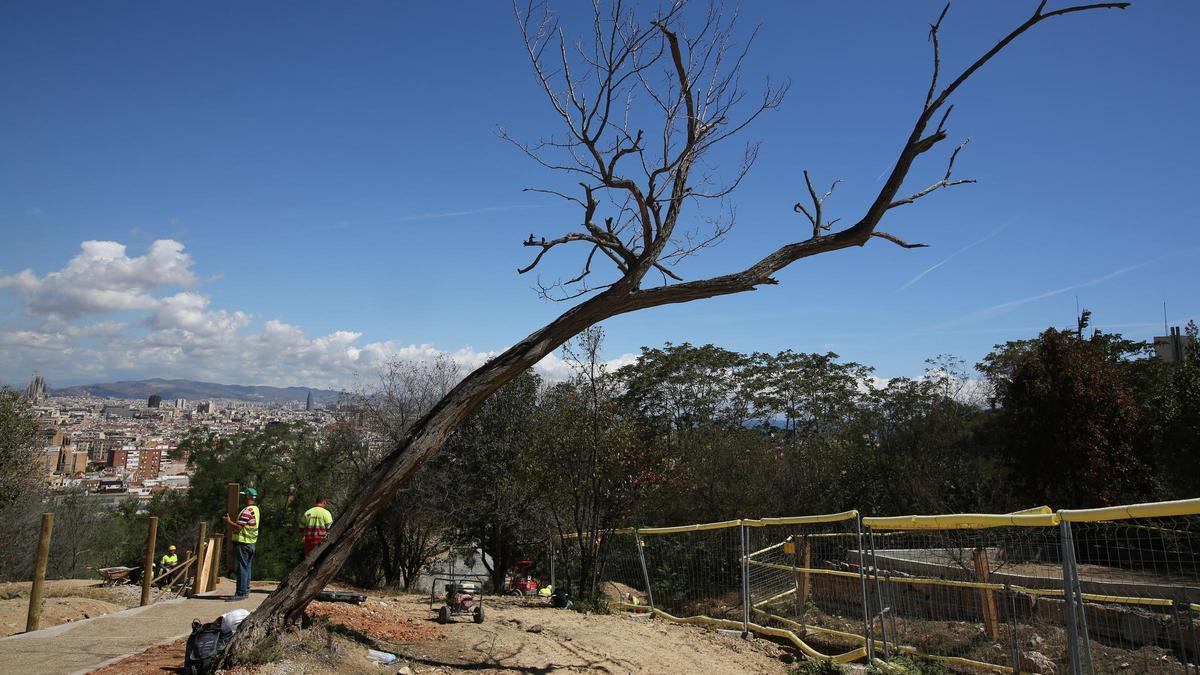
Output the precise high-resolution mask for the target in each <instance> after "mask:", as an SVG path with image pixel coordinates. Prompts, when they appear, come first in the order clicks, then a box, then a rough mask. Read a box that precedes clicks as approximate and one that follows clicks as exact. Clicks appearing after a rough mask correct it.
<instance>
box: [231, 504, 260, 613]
mask: <svg viewBox="0 0 1200 675" xmlns="http://www.w3.org/2000/svg"><path fill="white" fill-rule="evenodd" d="M242 496H243V497H245V498H246V499H245V501H246V507H245V508H243V509H242V511H241V513H239V514H238V518H237V520H232V519H231V518H230V517H229V514H228V513H227V514H225V525H226V526H228V527H229V528H231V529H232V530H233V559H234V563H235V564H236V565H237V592H236V594H235V595H231V596H229V597H227V598H225V601H226V602H237V601H238V600H244V599H246V598H247V597H248V596H249V595H250V566H251V564H252V563H253V562H254V543H255V542H257V541H258V523H259V520H260V519H261V515H260V514H259V512H258V506H256V504H257V503H258V490H255V489H254V488H252V487H251V488H246V489H245V490H243V491H242Z"/></svg>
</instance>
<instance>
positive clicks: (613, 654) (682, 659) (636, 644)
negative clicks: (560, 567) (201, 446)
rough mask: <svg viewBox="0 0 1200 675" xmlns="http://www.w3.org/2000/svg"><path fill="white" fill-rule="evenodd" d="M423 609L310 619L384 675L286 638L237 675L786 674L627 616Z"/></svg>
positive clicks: (326, 611)
mask: <svg viewBox="0 0 1200 675" xmlns="http://www.w3.org/2000/svg"><path fill="white" fill-rule="evenodd" d="M427 602H428V601H427V599H425V598H421V597H417V596H411V595H408V596H393V597H383V598H380V597H374V596H373V597H371V598H370V599H369V600H368V601H367V603H366V604H364V605H362V606H353V605H346V604H333V603H314V606H313V608H312V609H313V610H314V611H312V612H311V613H312V614H316V615H320V616H324V617H326V618H328V619H329V620H330V621H331V622H334V623H338V624H341V625H344V626H347V627H348V628H350V629H352V631H353V632H355V633H362V634H365V635H367V636H368V637H370V638H372V639H373V640H375V641H376V642H377V643H378V644H377V646H378V647H380V648H382V649H386V650H388V651H390V652H393V653H395V654H397V655H399V656H400V659H401V660H400V661H399V662H397V663H394V664H392V665H390V666H378V665H374V664H371V663H370V662H368V661H366V651H367V647H366V646H364V645H363V644H361V643H354V642H350V641H347V640H345V639H343V638H338V643H339V646H338V647H336V648H335V649H334V652H335V655H334V656H332V657H331V655H330V654H329V653H328V652H327V651H325V649H324V647H323V646H322V648H320V649H316V650H315V652H310V653H308V654H305V653H303V652H305V650H306V648H311V645H309V644H308V643H313V642H321V643H322V645H324V643H325V640H324V639H313V638H306V637H304V636H303V635H295V636H292V637H291V639H292V640H293V641H295V643H296V645H297V647H295V648H289V649H288V650H286V654H287V655H286V656H285V657H284V658H283V659H282V660H280V661H277V662H275V663H271V664H268V665H265V666H260V667H257V668H239V669H238V673H239V674H241V673H243V672H245V673H254V675H278V674H280V673H364V672H366V673H371V672H376V673H389V674H391V673H396V672H397V671H398V670H400V669H402V668H404V667H406V666H407V667H408V668H409V669H410V672H412V673H422V674H424V673H428V674H430V675H433V674H434V673H464V672H471V673H551V672H564V673H569V672H585V671H586V672H600V673H620V674H622V675H623V674H624V673H771V674H779V675H783V674H785V673H787V670H788V666H787V665H785V664H784V662H783V661H781V660H780V658H779V656H780V655H781V654H783V653H784V649H783V648H781V647H779V646H778V645H775V644H774V643H771V642H768V641H765V640H761V639H757V638H751V639H748V640H743V639H742V638H741V637H740V636H737V635H729V634H725V633H718V632H716V631H711V630H705V629H703V628H697V627H693V626H679V625H674V624H670V623H667V622H664V621H660V620H651V619H648V618H633V617H630V616H629V615H627V614H614V615H607V616H594V615H584V614H579V613H576V612H572V611H564V610H557V609H552V608H550V607H549V606H547V605H545V604H542V603H541V602H536V601H535V602H531V603H529V604H526V603H524V602H523V601H520V600H515V599H508V598H498V599H496V600H495V601H489V604H488V605H487V621H485V622H484V623H483V624H475V623H472V622H471V621H470V620H469V619H468V618H462V619H458V620H456V621H455V622H454V623H452V624H450V625H446V626H442V625H439V624H437V623H436V621H434V615H433V613H432V612H431V611H429V609H428V605H427ZM182 662H183V642H182V641H179V642H177V643H175V644H171V645H162V646H158V647H155V648H152V649H149V650H146V651H145V652H143V653H141V654H138V655H136V656H133V657H130V658H128V659H125V660H123V661H120V662H117V663H113V664H110V665H109V666H108V667H107V668H106V669H105V670H103V671H100V672H99V673H98V674H97V675H116V674H117V673H120V674H121V675H159V674H161V673H162V672H163V671H164V670H167V669H170V668H173V667H178V666H179V665H180V664H182Z"/></svg>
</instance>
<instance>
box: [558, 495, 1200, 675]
mask: <svg viewBox="0 0 1200 675" xmlns="http://www.w3.org/2000/svg"><path fill="white" fill-rule="evenodd" d="M564 543H566V542H564ZM599 550H600V552H601V556H600V557H601V559H602V560H601V562H600V565H601V568H600V569H601V573H600V578H601V579H602V584H601V587H602V591H603V593H604V595H605V597H606V598H607V599H608V600H609V605H610V606H619V607H621V608H625V609H635V610H638V609H641V607H642V606H643V605H649V606H650V607H652V608H653V609H654V610H655V612H654V613H655V614H656V615H659V616H664V617H665V618H667V619H670V620H675V621H683V622H689V623H702V624H706V625H709V626H714V627H718V628H725V629H738V630H742V631H750V632H755V633H760V634H764V635H769V636H772V637H775V638H779V639H783V640H785V641H786V642H790V643H791V644H792V645H794V646H795V647H796V648H797V650H798V651H799V652H800V653H801V654H803V655H804V656H806V657H808V658H811V659H819V660H825V659H833V660H834V661H837V662H841V663H847V662H853V661H875V660H876V659H883V660H889V659H894V658H896V657H910V658H911V657H919V658H926V659H933V660H937V661H941V662H942V664H943V665H944V666H947V667H948V668H949V669H950V670H952V671H954V672H959V671H962V672H978V671H984V672H1007V673H1037V672H1042V673H1045V672H1066V673H1110V672H1111V673H1117V672H1122V673H1125V672H1139V673H1143V672H1144V673H1196V674H1197V675H1200V666H1197V662H1200V560H1198V559H1197V553H1198V552H1200V499H1193V500H1185V501H1181V502H1161V503H1157V504H1140V505H1132V506H1124V507H1112V508H1106V509H1092V510H1084V511H1059V512H1057V513H1053V512H1051V510H1050V509H1049V508H1048V507H1040V508H1037V509H1030V510H1028V511H1022V512H1017V513H1012V514H994V515H992V514H982V515H981V514H956V515H944V516H901V517H884V518H871V517H868V518H859V516H858V513H857V512H853V511H851V512H846V513H842V514H832V515H825V516H802V517H795V518H768V519H761V520H734V521H727V522H723V523H711V524H707V525H690V526H682V527H666V528H641V529H637V530H622V531H617V532H613V533H610V534H609V535H608V536H607V537H606V538H605V539H604V540H603V542H602V545H601V546H600V549H599ZM555 559H556V561H558V564H559V565H560V569H561V566H562V565H564V564H566V565H569V564H570V554H569V552H566V551H560V552H559V554H558V555H557V556H556V557H555ZM559 578H560V579H561V578H562V576H561V572H560V577H559Z"/></svg>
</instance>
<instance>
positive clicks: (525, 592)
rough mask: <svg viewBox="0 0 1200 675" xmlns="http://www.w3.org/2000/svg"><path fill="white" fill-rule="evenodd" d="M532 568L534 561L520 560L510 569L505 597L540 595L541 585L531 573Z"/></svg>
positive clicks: (505, 582) (505, 585) (506, 580)
mask: <svg viewBox="0 0 1200 675" xmlns="http://www.w3.org/2000/svg"><path fill="white" fill-rule="evenodd" d="M532 566H533V561H532V560H518V561H516V562H515V563H513V564H512V566H511V567H509V568H508V574H507V575H506V577H505V580H504V594H505V595H516V596H519V597H525V596H529V595H538V591H539V587H538V586H539V585H538V582H537V579H534V578H533V576H532V575H530V573H529V568H530V567H532ZM547 595H549V594H547Z"/></svg>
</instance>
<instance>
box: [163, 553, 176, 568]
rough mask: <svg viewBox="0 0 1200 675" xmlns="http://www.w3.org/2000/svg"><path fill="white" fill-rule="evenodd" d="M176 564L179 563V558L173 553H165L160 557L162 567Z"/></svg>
mask: <svg viewBox="0 0 1200 675" xmlns="http://www.w3.org/2000/svg"><path fill="white" fill-rule="evenodd" d="M177 562H179V556H178V555H176V554H174V553H167V554H165V555H164V556H163V557H162V564H164V565H174V564H175V563H177Z"/></svg>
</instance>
